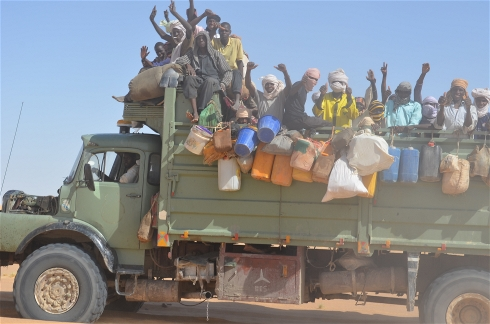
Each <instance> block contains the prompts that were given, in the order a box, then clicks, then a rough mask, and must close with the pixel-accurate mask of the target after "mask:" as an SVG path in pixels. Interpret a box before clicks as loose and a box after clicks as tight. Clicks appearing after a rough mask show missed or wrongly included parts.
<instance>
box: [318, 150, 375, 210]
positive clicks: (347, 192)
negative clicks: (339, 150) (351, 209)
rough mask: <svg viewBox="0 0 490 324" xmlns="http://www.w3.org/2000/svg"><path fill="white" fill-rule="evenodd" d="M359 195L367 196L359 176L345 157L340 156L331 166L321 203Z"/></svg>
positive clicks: (343, 155)
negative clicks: (325, 191)
mask: <svg viewBox="0 0 490 324" xmlns="http://www.w3.org/2000/svg"><path fill="white" fill-rule="evenodd" d="M359 194H368V191H367V189H366V187H365V186H364V184H363V183H362V179H361V176H360V175H359V174H358V173H357V171H356V170H355V169H354V168H353V167H351V166H349V162H348V161H347V157H346V155H345V154H342V156H341V157H340V159H338V160H337V161H336V162H335V164H334V166H333V169H332V173H331V174H330V179H329V181H328V188H327V193H326V194H325V196H324V197H323V199H322V202H327V201H330V200H332V199H336V198H350V197H354V196H357V195H359Z"/></svg>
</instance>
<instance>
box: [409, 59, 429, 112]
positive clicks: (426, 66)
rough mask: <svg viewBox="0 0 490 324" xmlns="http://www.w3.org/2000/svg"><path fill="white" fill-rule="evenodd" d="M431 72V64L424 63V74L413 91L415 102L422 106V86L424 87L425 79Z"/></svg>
mask: <svg viewBox="0 0 490 324" xmlns="http://www.w3.org/2000/svg"><path fill="white" fill-rule="evenodd" d="M429 71H430V64H429V63H424V64H422V73H421V74H420V76H419V79H418V80H417V83H416V84H415V89H414V91H413V96H414V100H415V101H416V102H418V103H419V104H421V105H422V86H423V85H424V79H425V75H426V74H427V72H429Z"/></svg>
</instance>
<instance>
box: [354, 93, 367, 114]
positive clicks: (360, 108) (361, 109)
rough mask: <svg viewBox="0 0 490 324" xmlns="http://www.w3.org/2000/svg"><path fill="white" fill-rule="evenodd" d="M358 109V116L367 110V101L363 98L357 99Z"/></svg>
mask: <svg viewBox="0 0 490 324" xmlns="http://www.w3.org/2000/svg"><path fill="white" fill-rule="evenodd" d="M355 99H356V108H357V112H358V114H359V115H360V114H362V113H363V112H364V110H366V101H365V100H364V98H363V97H356V98H355Z"/></svg>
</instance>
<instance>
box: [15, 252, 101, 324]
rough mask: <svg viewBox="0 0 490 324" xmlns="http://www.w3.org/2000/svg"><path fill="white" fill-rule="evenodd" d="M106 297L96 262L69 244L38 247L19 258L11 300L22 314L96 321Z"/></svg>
mask: <svg viewBox="0 0 490 324" xmlns="http://www.w3.org/2000/svg"><path fill="white" fill-rule="evenodd" d="M106 298H107V286H106V282H105V279H104V276H103V274H102V273H101V270H100V268H99V267H98V266H97V264H96V262H95V261H94V260H93V259H92V258H91V257H90V255H88V254H87V253H86V252H85V251H83V250H82V249H80V248H78V247H76V246H74V245H70V244H50V245H46V246H43V247H41V248H39V249H38V250H36V251H34V252H33V253H32V254H31V255H29V256H28V257H27V258H26V259H25V260H24V262H22V264H21V266H20V268H19V271H18V272H17V276H16V277H15V281H14V304H15V309H16V310H17V312H18V313H19V314H20V315H21V316H22V317H24V318H30V319H39V320H45V321H60V322H82V323H92V322H95V321H96V320H97V319H98V318H99V317H100V315H102V312H103V311H104V306H105V302H106Z"/></svg>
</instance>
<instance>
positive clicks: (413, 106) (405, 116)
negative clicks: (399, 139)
mask: <svg viewBox="0 0 490 324" xmlns="http://www.w3.org/2000/svg"><path fill="white" fill-rule="evenodd" d="M411 94H412V85H411V84H410V82H402V83H400V84H399V85H398V87H397V88H396V90H395V97H394V98H393V99H390V100H388V102H387V103H386V105H385V122H386V127H389V128H390V127H393V128H394V131H395V133H402V132H406V131H408V130H409V129H411V128H413V126H415V125H418V124H419V123H420V120H421V119H422V107H421V106H420V104H419V103H418V102H415V101H413V100H410V95H411Z"/></svg>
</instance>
